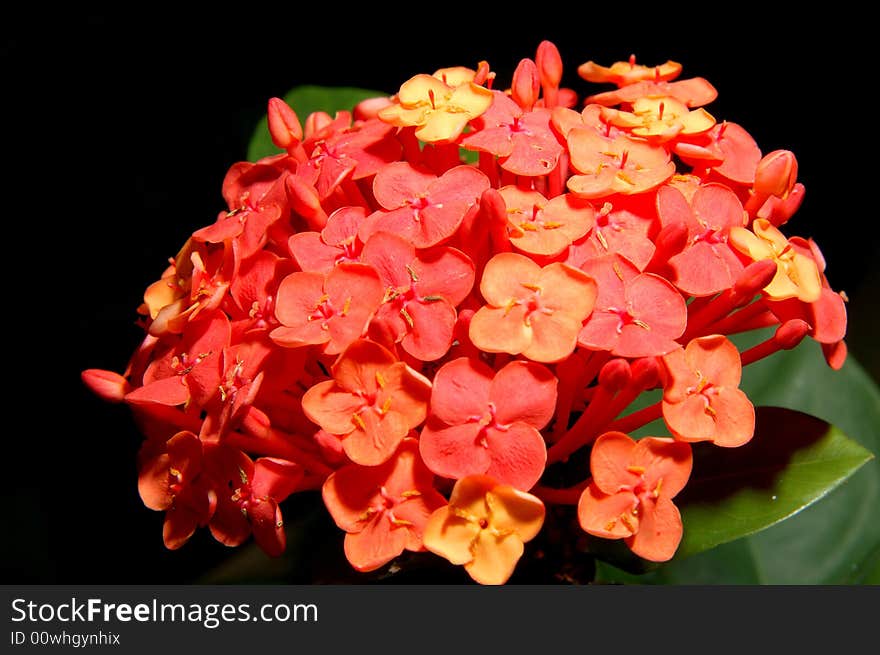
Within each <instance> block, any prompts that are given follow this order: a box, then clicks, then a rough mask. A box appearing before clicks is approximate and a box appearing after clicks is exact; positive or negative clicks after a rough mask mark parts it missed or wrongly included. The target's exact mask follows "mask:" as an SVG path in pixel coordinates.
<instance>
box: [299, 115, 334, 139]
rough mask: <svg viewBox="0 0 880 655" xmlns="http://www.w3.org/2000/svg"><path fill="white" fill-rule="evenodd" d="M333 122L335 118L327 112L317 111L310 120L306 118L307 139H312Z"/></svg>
mask: <svg viewBox="0 0 880 655" xmlns="http://www.w3.org/2000/svg"><path fill="white" fill-rule="evenodd" d="M332 122H333V117H332V116H331V115H330V114H328V113H327V112H325V111H315V112H312V113H311V114H309V116H308V118H306V129H305V133H306V138H307V139H310V138H311V137H312V135H313V134H316V133H318V132H319V131H321V130H322V129H324V128H325V127H327V126H328V125H330V123H332Z"/></svg>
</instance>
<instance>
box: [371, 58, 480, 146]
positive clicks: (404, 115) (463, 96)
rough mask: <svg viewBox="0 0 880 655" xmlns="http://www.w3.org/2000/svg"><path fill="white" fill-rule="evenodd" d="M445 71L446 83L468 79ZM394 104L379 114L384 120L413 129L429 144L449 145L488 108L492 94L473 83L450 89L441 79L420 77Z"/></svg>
mask: <svg viewBox="0 0 880 655" xmlns="http://www.w3.org/2000/svg"><path fill="white" fill-rule="evenodd" d="M446 70H447V73H448V74H447V75H445V76H444V77H445V78H446V79H447V81H452V82H459V81H462V80H466V79H467V76H466V75H465V76H462V75H461V74H460V73H461V71H459V70H458V69H446ZM442 72H443V71H438V73H442ZM453 72H454V73H456V74H452V73H453ZM394 100H395V102H394V104H392V105H390V106H388V107H385V108H384V109H382V110H381V111H380V112H379V118H380V119H381V120H383V121H385V122H386V123H390V124H391V125H396V126H397V127H413V126H414V127H416V128H417V129H416V136H417V137H418V138H419V139H421V140H422V141H425V142H427V143H450V142H452V141H455V140H456V139H457V138H458V137H459V135H460V134H461V132H462V130H464V128H465V126H466V125H467V124H468V122H470V121H472V120H473V119H475V118H476V117H477V116H480V115H481V114H482V113H483V112H485V111H486V110H487V109H488V108H489V105H491V104H492V92H491V91H490V90H489V89H486V88H484V87H482V86H477V85H476V84H474V83H473V82H469V81H465V82H463V83H461V84H458V85H457V86H450V85H449V84H447V83H446V82H444V81H443V80H441V79H439V78H438V77H435V76H433V75H424V74H421V75H416V76H415V77H413V78H411V79H409V80H408V81H406V82H404V83H403V86H401V87H400V91H399V92H398V94H397V96H396V97H395V99H394Z"/></svg>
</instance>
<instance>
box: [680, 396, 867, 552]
mask: <svg viewBox="0 0 880 655" xmlns="http://www.w3.org/2000/svg"><path fill="white" fill-rule="evenodd" d="M871 458H872V455H871V453H870V452H868V451H867V450H865V449H864V448H863V447H862V446H860V445H859V444H857V443H856V442H855V441H852V440H851V439H849V438H847V437H846V436H845V435H844V434H843V432H841V431H840V430H839V429H838V428H836V427H834V426H833V425H828V424H827V423H825V422H824V421H822V420H820V419H817V418H814V417H812V416H809V415H807V414H803V413H801V412H795V411H792V410H790V409H783V408H777V407H760V408H758V410H757V420H756V427H755V436H754V438H753V439H752V440H751V441H750V442H749V443H748V444H746V445H745V446H741V447H739V448H718V447H716V446H712V445H710V444H699V446H698V447H695V448H694V471H693V474H692V475H691V479H690V480H689V481H688V484H687V487H686V488H685V490H684V491H683V492H682V494H681V495H680V496H679V497H678V498H677V499H676V504H677V505H678V506H679V509H680V510H681V515H682V522H683V523H684V525H685V526H686V531H685V535H684V538H683V539H682V542H681V545H680V546H679V548H678V552H677V553H676V557H679V558H684V557H688V556H690V555H695V554H696V553H700V552H702V551H704V550H709V549H710V548H713V547H715V546H717V545H719V544H723V543H727V542H728V541H733V540H735V539H738V538H740V537H744V536H747V535H750V534H754V533H756V532H759V531H760V530H763V529H765V528H768V527H770V526H771V525H775V524H776V523H779V522H780V521H782V520H784V519H786V518H788V517H790V516H793V515H794V514H797V513H798V512H800V511H801V510H803V509H805V508H806V507H808V506H810V505H811V504H813V503H814V502H816V501H817V500H819V499H820V498H822V497H823V496H825V495H826V494H827V493H828V492H830V491H831V490H832V489H834V488H835V487H837V486H838V485H839V484H840V483H842V482H843V481H844V480H846V479H847V478H848V477H849V476H850V475H852V474H853V473H854V472H855V471H856V470H858V469H859V467H861V466H862V465H863V464H865V462H867V461H869V460H870V459H871Z"/></svg>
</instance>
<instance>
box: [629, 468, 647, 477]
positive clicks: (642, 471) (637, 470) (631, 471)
mask: <svg viewBox="0 0 880 655" xmlns="http://www.w3.org/2000/svg"><path fill="white" fill-rule="evenodd" d="M626 470H627V471H629V472H630V473H635V474H636V475H641V474H642V473H644V472H645V467H644V466H627V467H626Z"/></svg>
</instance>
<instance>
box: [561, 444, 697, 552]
mask: <svg viewBox="0 0 880 655" xmlns="http://www.w3.org/2000/svg"><path fill="white" fill-rule="evenodd" d="M692 464H693V458H692V456H691V447H690V445H689V444H686V443H683V442H681V441H674V440H672V439H662V438H658V437H645V438H644V439H640V440H639V441H633V440H632V439H630V438H629V437H628V436H627V435H625V434H624V433H622V432H606V433H605V434H603V435H602V436H601V437H599V438H598V439H597V440H596V443H595V445H594V446H593V451H592V453H591V454H590V470H591V471H592V473H593V480H592V482H590V486H588V487H587V488H586V489H585V490H584V492H583V494H581V498H580V501H579V502H578V520H579V521H580V524H581V527H582V528H583V529H584V530H585V531H586V532H588V533H590V534H592V535H595V536H597V537H603V538H605V539H625V540H626V545H627V546H629V548H630V550H632V551H633V552H634V553H635V554H636V555H638V556H639V557H642V558H644V559H647V560H651V561H653V562H665V561H666V560H668V559H671V558H672V556H673V555H674V554H675V551H676V549H677V548H678V544H679V543H680V542H681V536H682V532H683V527H682V524H681V515H680V514H679V512H678V508H677V507H676V506H675V505H674V504H673V503H672V498H674V497H675V495H676V494H678V492H679V491H681V490H682V489H683V488H684V485H685V484H686V483H687V481H688V478H689V477H690V474H691V467H692Z"/></svg>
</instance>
